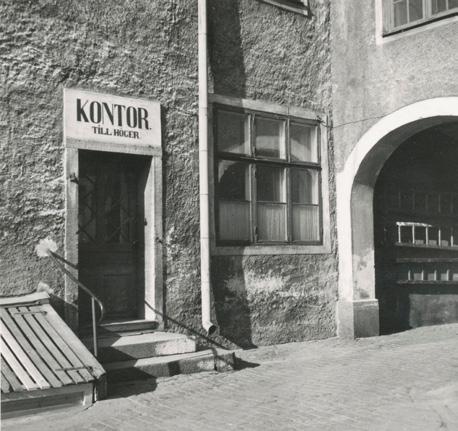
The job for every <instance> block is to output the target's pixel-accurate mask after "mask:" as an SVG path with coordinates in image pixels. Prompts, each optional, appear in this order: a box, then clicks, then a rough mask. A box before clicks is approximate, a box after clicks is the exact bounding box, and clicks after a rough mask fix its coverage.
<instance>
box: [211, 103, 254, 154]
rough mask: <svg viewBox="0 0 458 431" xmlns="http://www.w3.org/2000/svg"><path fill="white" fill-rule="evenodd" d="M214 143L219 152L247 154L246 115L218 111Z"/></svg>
mask: <svg viewBox="0 0 458 431" xmlns="http://www.w3.org/2000/svg"><path fill="white" fill-rule="evenodd" d="M216 115H217V119H216V129H217V130H216V141H217V143H218V150H219V151H226V152H229V153H238V154H249V153H250V140H249V130H248V127H249V122H248V115H246V114H240V113H237V112H230V111H218V112H217V114H216Z"/></svg>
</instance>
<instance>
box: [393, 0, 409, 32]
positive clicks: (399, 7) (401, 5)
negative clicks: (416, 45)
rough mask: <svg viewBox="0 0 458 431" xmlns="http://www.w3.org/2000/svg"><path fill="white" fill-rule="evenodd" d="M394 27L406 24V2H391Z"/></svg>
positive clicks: (401, 0)
mask: <svg viewBox="0 0 458 431" xmlns="http://www.w3.org/2000/svg"><path fill="white" fill-rule="evenodd" d="M393 14H394V26H395V27H399V26H400V25H403V24H407V0H394V1H393Z"/></svg>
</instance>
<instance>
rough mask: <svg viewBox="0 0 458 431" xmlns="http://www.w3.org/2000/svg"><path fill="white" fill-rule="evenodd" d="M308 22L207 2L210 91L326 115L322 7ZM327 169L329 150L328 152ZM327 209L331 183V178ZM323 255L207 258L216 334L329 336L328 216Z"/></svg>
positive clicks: (316, 6) (243, 1)
mask: <svg viewBox="0 0 458 431" xmlns="http://www.w3.org/2000/svg"><path fill="white" fill-rule="evenodd" d="M310 3H311V12H312V16H311V17H310V18H305V17H304V16H302V15H299V14H294V13H290V12H285V11H283V10H281V9H278V8H276V7H273V6H270V5H267V4H265V3H262V2H259V1H252V0H240V1H234V0H210V11H211V13H210V17H211V19H210V26H209V32H210V57H211V73H212V79H213V82H212V86H213V90H214V92H215V93H217V94H224V95H228V96H238V97H245V98H248V99H261V100H266V101H271V102H276V103H279V104H287V105H293V106H301V107H305V108H309V109H315V110H319V111H325V112H328V111H329V110H330V108H331V85H330V79H331V77H330V45H329V3H328V1H312V2H310ZM329 154H330V166H331V167H332V166H333V157H332V154H333V153H332V148H330V151H329ZM330 195H331V209H332V208H334V177H333V172H332V169H331V172H330ZM331 236H332V238H333V240H332V253H331V254H329V255H302V256H300V255H298V256H291V255H284V256H281V255H277V256H248V257H242V256H231V257H223V256H219V257H214V258H213V268H212V274H213V292H214V295H215V299H216V316H217V321H218V324H219V325H220V332H221V335H223V336H224V337H225V338H226V339H227V340H229V341H231V342H233V343H234V344H237V345H242V346H252V345H257V344H270V343H278V342H288V341H294V340H304V339H311V338H324V337H329V336H333V335H334V334H335V313H334V309H335V300H336V295H337V293H336V290H337V287H336V284H337V268H336V257H335V243H334V211H332V214H331Z"/></svg>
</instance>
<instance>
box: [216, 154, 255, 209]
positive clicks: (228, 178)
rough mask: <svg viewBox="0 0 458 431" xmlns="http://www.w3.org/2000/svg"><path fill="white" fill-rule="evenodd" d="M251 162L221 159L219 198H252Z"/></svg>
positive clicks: (219, 165)
mask: <svg viewBox="0 0 458 431" xmlns="http://www.w3.org/2000/svg"><path fill="white" fill-rule="evenodd" d="M249 178H250V174H249V164H248V163H243V162H231V161H228V160H221V161H220V162H219V163H218V198H219V199H225V200H240V201H244V200H249V199H250V186H249V184H250V180H249Z"/></svg>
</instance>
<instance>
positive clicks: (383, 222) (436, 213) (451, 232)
mask: <svg viewBox="0 0 458 431" xmlns="http://www.w3.org/2000/svg"><path fill="white" fill-rule="evenodd" d="M397 145H398V147H397V148H396V150H395V151H394V152H393V153H392V154H391V156H390V157H389V158H388V160H387V161H386V162H385V163H384V165H383V168H382V169H381V171H380V174H379V175H378V177H377V181H376V184H375V188H374V200H373V213H374V235H373V237H374V252H375V255H374V262H375V297H376V298H377V299H378V304H379V314H380V332H381V333H392V332H398V331H402V330H405V329H409V328H414V327H418V326H425V325H433V324H441V323H452V322H457V321H458V169H456V168H457V166H458V122H446V123H444V124H439V125H436V126H434V127H429V128H427V129H424V130H422V131H420V132H417V133H415V134H414V135H412V136H410V137H409V138H407V139H405V140H404V141H401V142H399V141H398V143H397Z"/></svg>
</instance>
